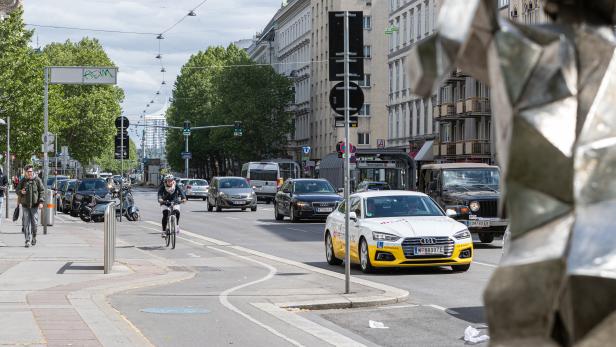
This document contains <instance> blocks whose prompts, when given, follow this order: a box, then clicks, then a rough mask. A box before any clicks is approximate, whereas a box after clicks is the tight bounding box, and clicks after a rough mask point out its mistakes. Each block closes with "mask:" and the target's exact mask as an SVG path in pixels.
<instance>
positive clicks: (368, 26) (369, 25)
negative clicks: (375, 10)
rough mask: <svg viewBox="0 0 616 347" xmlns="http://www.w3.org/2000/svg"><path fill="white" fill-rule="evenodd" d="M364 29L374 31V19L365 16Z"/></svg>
mask: <svg viewBox="0 0 616 347" xmlns="http://www.w3.org/2000/svg"><path fill="white" fill-rule="evenodd" d="M364 29H366V30H370V29H372V17H370V16H364Z"/></svg>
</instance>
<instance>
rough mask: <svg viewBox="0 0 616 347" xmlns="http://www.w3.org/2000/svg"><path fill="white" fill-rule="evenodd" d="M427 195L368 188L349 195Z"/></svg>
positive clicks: (362, 196) (408, 191) (367, 196)
mask: <svg viewBox="0 0 616 347" xmlns="http://www.w3.org/2000/svg"><path fill="white" fill-rule="evenodd" d="M400 195H408V196H427V195H426V194H424V193H420V192H415V191H410V190H370V191H367V192H361V193H355V194H353V195H351V196H359V197H361V198H373V197H378V196H400Z"/></svg>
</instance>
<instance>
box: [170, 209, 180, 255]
mask: <svg viewBox="0 0 616 347" xmlns="http://www.w3.org/2000/svg"><path fill="white" fill-rule="evenodd" d="M177 227H178V226H177V220H176V219H175V215H171V216H169V237H170V238H171V249H175V233H176V232H177Z"/></svg>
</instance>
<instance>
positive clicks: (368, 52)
mask: <svg viewBox="0 0 616 347" xmlns="http://www.w3.org/2000/svg"><path fill="white" fill-rule="evenodd" d="M371 57H372V46H364V58H371Z"/></svg>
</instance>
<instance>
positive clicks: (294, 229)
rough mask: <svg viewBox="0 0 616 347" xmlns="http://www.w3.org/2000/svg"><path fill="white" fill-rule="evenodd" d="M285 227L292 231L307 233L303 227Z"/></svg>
mask: <svg viewBox="0 0 616 347" xmlns="http://www.w3.org/2000/svg"><path fill="white" fill-rule="evenodd" d="M287 229H289V230H293V231H301V232H303V233H307V232H308V231H307V230H303V229H296V228H287Z"/></svg>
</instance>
